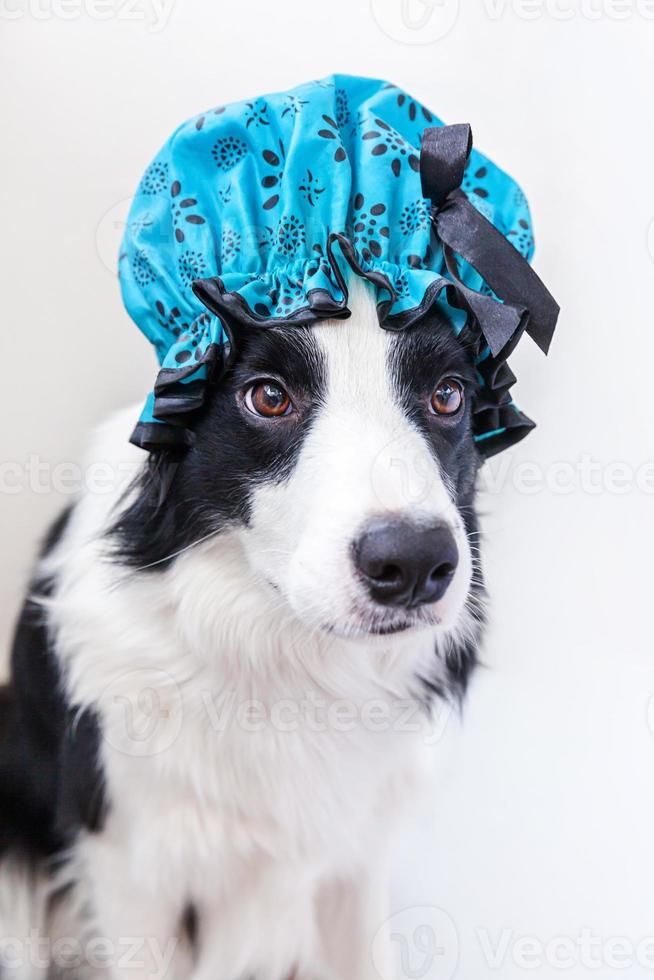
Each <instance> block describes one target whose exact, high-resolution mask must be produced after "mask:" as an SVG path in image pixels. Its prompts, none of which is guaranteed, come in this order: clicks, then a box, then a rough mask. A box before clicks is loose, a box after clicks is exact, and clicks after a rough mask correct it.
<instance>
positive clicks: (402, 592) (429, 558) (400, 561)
mask: <svg viewBox="0 0 654 980" xmlns="http://www.w3.org/2000/svg"><path fill="white" fill-rule="evenodd" d="M354 561H355V564H356V567H357V569H358V570H359V572H360V573H361V575H362V576H363V578H364V579H365V582H366V585H367V587H368V591H369V592H370V595H371V596H372V598H373V599H374V600H375V602H381V603H383V604H384V605H386V606H406V607H413V606H420V605H422V604H423V603H425V602H437V601H438V600H439V599H441V598H442V597H443V596H444V595H445V592H446V591H447V587H448V585H449V584H450V582H451V581H452V578H453V577H454V572H455V571H456V566H457V564H458V561H459V552H458V550H457V547H456V542H455V540H454V536H453V534H452V532H451V531H450V529H449V528H448V527H447V526H446V525H445V524H436V525H433V526H431V527H421V526H420V525H417V524H411V523H409V522H408V521H383V522H375V523H374V524H370V525H369V526H368V527H367V528H366V530H365V531H364V532H363V534H362V535H361V537H360V538H359V540H358V541H355V543H354Z"/></svg>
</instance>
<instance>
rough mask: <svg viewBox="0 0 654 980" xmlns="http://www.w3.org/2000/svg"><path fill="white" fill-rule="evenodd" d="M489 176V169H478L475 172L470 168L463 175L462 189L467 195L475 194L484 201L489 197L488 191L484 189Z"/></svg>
mask: <svg viewBox="0 0 654 980" xmlns="http://www.w3.org/2000/svg"><path fill="white" fill-rule="evenodd" d="M487 176H488V167H478V169H477V170H475V171H474V172H473V171H471V170H470V168H468V169H467V170H466V172H465V174H464V175H463V183H462V184H461V187H462V188H463V190H464V191H465V193H466V194H474V195H475V196H476V197H480V198H481V199H482V200H484V199H485V198H487V197H488V191H487V190H486V188H485V187H483V186H482V185H483V182H484V179H485V178H486V177H487Z"/></svg>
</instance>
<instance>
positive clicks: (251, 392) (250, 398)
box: [245, 378, 293, 418]
mask: <svg viewBox="0 0 654 980" xmlns="http://www.w3.org/2000/svg"><path fill="white" fill-rule="evenodd" d="M245 406H246V408H247V409H248V410H249V411H250V412H252V414H253V415H261V416H263V418H277V417H278V416H280V415H289V414H290V412H292V410H293V403H292V402H291V399H290V397H289V395H288V392H286V391H285V390H284V388H282V386H281V385H280V384H279V382H278V381H273V380H272V379H271V378H266V379H265V380H263V381H256V382H255V383H254V384H252V385H250V387H249V388H248V389H247V391H246V392H245Z"/></svg>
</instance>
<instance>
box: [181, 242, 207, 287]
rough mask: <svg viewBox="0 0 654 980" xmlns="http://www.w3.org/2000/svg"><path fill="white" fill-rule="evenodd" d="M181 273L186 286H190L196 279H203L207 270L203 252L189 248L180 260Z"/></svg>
mask: <svg viewBox="0 0 654 980" xmlns="http://www.w3.org/2000/svg"><path fill="white" fill-rule="evenodd" d="M178 267H179V275H180V278H181V280H182V282H183V283H184V285H185V286H190V285H191V283H192V282H193V280H194V279H201V278H202V276H203V275H204V274H205V272H206V271H207V264H206V262H205V261H204V257H203V255H202V253H201V252H193V251H192V250H191V249H187V250H186V251H185V252H182V254H181V255H180V257H179V260H178Z"/></svg>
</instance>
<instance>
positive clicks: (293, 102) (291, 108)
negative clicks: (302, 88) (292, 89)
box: [282, 95, 309, 117]
mask: <svg viewBox="0 0 654 980" xmlns="http://www.w3.org/2000/svg"><path fill="white" fill-rule="evenodd" d="M305 105H309V103H308V102H307V100H306V99H301V98H300V97H299V96H298V95H289V96H288V97H287V98H286V99H284V108H283V109H282V117H284V116H291V115H292V116H297V115H298V114H299V113H300V112H301V111H302V107H303V106H305Z"/></svg>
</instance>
